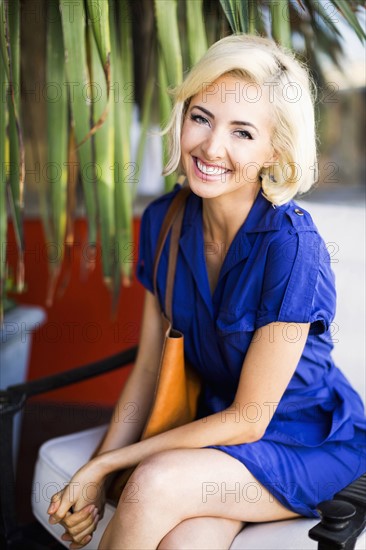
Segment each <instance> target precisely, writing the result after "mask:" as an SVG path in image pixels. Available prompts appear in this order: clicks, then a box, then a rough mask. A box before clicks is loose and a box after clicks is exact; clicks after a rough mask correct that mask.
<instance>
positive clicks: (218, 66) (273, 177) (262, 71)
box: [162, 34, 318, 205]
mask: <svg viewBox="0 0 366 550" xmlns="http://www.w3.org/2000/svg"><path fill="white" fill-rule="evenodd" d="M223 75H231V76H235V77H238V78H241V79H244V80H248V81H250V82H253V83H255V84H257V85H259V86H263V85H264V86H269V87H270V88H269V89H270V94H271V95H270V101H271V102H272V103H273V114H274V121H273V122H274V124H273V128H274V130H273V135H272V146H273V148H274V150H275V151H276V153H277V155H278V163H277V164H276V165H274V166H271V167H270V168H264V169H262V171H261V173H260V177H261V183H262V190H263V193H264V194H265V196H266V198H267V199H268V200H270V201H271V202H272V203H273V204H276V205H280V204H285V203H286V202H288V201H289V200H291V199H292V198H293V197H294V196H295V195H296V194H298V193H300V194H302V193H305V192H306V191H308V190H309V189H310V188H311V186H312V185H313V184H314V183H315V182H316V181H317V179H318V170H317V150H316V149H317V147H316V131H315V117H314V102H315V97H316V87H315V84H314V82H313V80H312V78H311V76H310V74H309V72H308V70H307V67H306V66H305V65H304V64H302V63H301V62H300V61H299V60H297V59H296V58H295V55H294V54H293V53H292V52H290V51H288V50H285V49H284V48H283V47H280V46H278V45H277V44H276V43H275V42H273V41H272V40H270V39H268V38H263V37H260V36H254V35H247V34H235V35H230V36H227V37H225V38H222V39H221V40H219V41H218V42H216V43H215V44H213V45H212V46H211V47H210V48H209V49H208V50H207V52H206V53H205V54H204V56H203V57H202V58H201V59H200V60H199V61H198V63H196V65H195V66H194V67H193V68H192V69H191V70H190V72H189V73H188V75H187V76H186V78H185V80H184V82H183V83H182V84H181V85H180V86H178V87H177V88H175V89H174V90H172V94H173V97H174V107H173V111H172V115H171V118H170V121H169V123H168V124H167V126H166V127H165V129H164V130H163V131H162V135H164V134H168V138H169V159H168V162H167V164H166V166H165V168H164V171H163V175H168V174H171V173H172V172H174V171H175V170H176V169H177V168H178V166H179V164H180V158H181V148H180V139H181V132H182V126H183V121H184V117H185V114H186V112H187V109H188V106H189V103H190V100H191V98H192V97H193V96H195V95H196V94H197V93H199V92H200V91H201V90H202V87H203V86H207V85H209V84H212V83H213V82H215V80H217V79H218V78H219V77H221V76H223ZM289 96H290V97H289Z"/></svg>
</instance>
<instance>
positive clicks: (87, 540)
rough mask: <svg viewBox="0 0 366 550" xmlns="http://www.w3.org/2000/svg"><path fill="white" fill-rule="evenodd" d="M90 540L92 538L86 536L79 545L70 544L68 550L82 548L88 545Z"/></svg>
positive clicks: (75, 543)
mask: <svg viewBox="0 0 366 550" xmlns="http://www.w3.org/2000/svg"><path fill="white" fill-rule="evenodd" d="M92 538H93V537H92V536H91V535H87V536H86V537H84V539H83V540H82V541H81V542H80V543H77V542H73V543H71V544H70V547H69V548H70V550H77V549H78V548H82V547H83V546H85V545H86V544H88V543H89V542H90V541H91V539H92Z"/></svg>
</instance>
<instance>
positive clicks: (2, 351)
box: [0, 306, 46, 471]
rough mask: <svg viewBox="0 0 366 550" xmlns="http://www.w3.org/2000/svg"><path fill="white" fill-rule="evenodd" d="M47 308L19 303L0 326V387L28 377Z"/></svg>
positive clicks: (16, 436)
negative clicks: (33, 343) (34, 341)
mask: <svg viewBox="0 0 366 550" xmlns="http://www.w3.org/2000/svg"><path fill="white" fill-rule="evenodd" d="M45 319H46V314H45V311H44V310H43V309H42V308H40V307H36V306H18V307H16V308H14V309H12V310H10V311H8V312H7V313H6V314H5V319H4V324H3V326H2V327H1V328H0V389H2V390H3V389H6V388H7V387H8V386H13V385H15V384H21V383H23V382H25V381H26V380H27V375H28V363H29V354H30V349H31V341H32V333H33V331H34V330H36V329H37V328H39V327H40V326H41V325H42V324H43V323H44V321H45ZM21 418H22V413H21V412H19V413H17V414H16V415H15V418H14V425H13V457H14V471H15V469H16V464H17V459H18V450H19V441H20V430H21Z"/></svg>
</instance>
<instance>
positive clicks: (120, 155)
mask: <svg viewBox="0 0 366 550" xmlns="http://www.w3.org/2000/svg"><path fill="white" fill-rule="evenodd" d="M0 7H1V24H2V27H1V33H2V34H1V38H2V40H1V52H2V56H1V57H0V61H1V65H0V69H1V82H0V84H1V93H2V113H1V115H0V132H2V133H1V134H0V145H1V147H0V165H1V166H2V173H1V189H0V214H1V216H2V222H1V224H0V226H1V228H0V231H1V233H0V240H1V262H0V264H1V265H0V269H1V273H0V275H1V299H2V307H3V308H4V312H5V313H4V320H3V325H2V332H1V338H2V340H1V347H2V351H1V353H2V355H1V356H0V358H1V365H0V381H1V388H4V387H7V386H8V385H10V384H15V383H19V382H21V381H23V380H32V379H37V378H39V377H42V376H46V375H49V374H53V373H57V372H62V371H67V370H69V369H72V368H74V367H77V366H81V365H84V364H87V363H90V362H94V361H97V360H98V359H101V358H104V357H107V356H108V355H113V354H114V353H117V352H118V351H120V350H122V349H126V348H128V347H131V346H133V345H136V344H137V343H138V338H139V331H140V317H141V313H142V301H143V288H142V287H141V285H140V284H139V283H138V282H137V280H136V278H135V276H134V270H135V264H136V260H137V254H138V249H137V243H138V234H139V220H140V216H141V213H142V211H143V209H144V208H145V206H146V205H147V204H148V203H149V202H150V201H151V200H152V199H153V198H154V197H156V196H158V195H159V194H162V193H164V192H165V191H167V190H169V189H171V188H172V186H173V185H174V182H175V178H176V175H174V174H173V175H172V176H171V177H169V178H165V179H164V178H163V177H162V176H161V170H162V167H163V163H164V158H165V142H164V140H162V139H161V138H160V137H159V136H158V135H157V131H158V130H159V128H160V127H162V126H163V125H164V124H165V123H166V122H167V120H168V117H169V112H170V109H171V98H170V96H169V93H168V89H169V88H172V87H174V86H175V85H177V84H179V83H180V82H181V81H182V79H183V77H184V74H185V72H186V71H187V70H188V69H189V68H190V67H191V66H192V65H193V64H194V63H195V62H196V61H197V60H198V59H199V58H200V57H201V55H202V54H203V53H204V52H205V51H206V49H207V47H208V46H209V45H210V44H212V43H213V42H215V41H216V40H218V39H219V38H222V37H223V36H226V35H228V34H230V33H232V32H247V33H258V34H261V35H267V36H271V37H273V38H274V39H275V40H276V41H278V42H280V43H282V44H283V45H285V46H286V47H289V48H293V49H294V50H295V51H296V52H297V54H298V56H299V58H300V59H303V60H305V61H306V62H307V63H308V64H309V66H310V68H311V71H312V74H313V77H314V80H315V82H316V83H317V86H318V98H317V102H316V115H317V124H318V133H319V180H318V182H317V183H316V185H315V186H314V187H313V188H312V189H311V190H310V191H309V192H308V193H307V194H306V196H302V197H299V203H301V204H303V206H304V207H305V208H307V209H308V210H309V211H310V213H313V212H314V220H315V222H316V223H318V221H319V229H321V228H320V226H321V225H322V220H323V224H324V225H323V226H322V227H324V233H322V231H321V233H322V234H323V237H324V239H325V241H326V242H331V243H335V247H338V252H337V254H338V256H337V257H336V259H338V258H340V259H341V260H344V261H346V260H347V261H348V260H349V258H348V256H347V254H345V253H344V251H345V249H346V248H347V250H348V252H349V253H352V251H353V249H352V247H354V246H356V244H355V243H356V242H357V240H358V245H359V244H360V241H359V239H361V236H360V235H359V232H362V231H363V230H364V199H365V194H364V193H365V188H364V185H365V183H364V182H365V171H366V170H365V155H364V154H365V150H364V143H365V121H364V115H365V99H366V88H365V83H366V80H365V49H364V38H365V9H364V7H363V2H361V1H346V2H344V1H341V0H338V1H337V0H333V1H318V0H316V1H315V0H301V1H300V0H281V1H280V2H278V1H271V0H263V1H253V0H241V1H240V2H239V1H237V0H227V1H225V0H222V1H219V0H155V2H154V1H152V0H109V1H107V0H101V1H97V0H94V1H90V2H89V1H87V0H85V1H83V0H75V1H74V2H71V3H70V2H66V0H65V1H63V0H48V1H46V0H13V1H12V2H4V1H3V2H0ZM6 44H7V45H8V47H6V46H5V45H6ZM334 205H341V206H344V207H346V210H342V212H343V218H342V220H341V221H342V227H344V228H348V230H349V233H348V234H347V237H344V231H340V218H339V211H338V210H336V209H335V206H334ZM348 208H349V209H348ZM324 212H325V213H326V220H327V224H325V223H324ZM335 212H337V214H335ZM352 212H354V213H355V216H353V215H352ZM333 229H334V232H333ZM337 230H338V232H337ZM342 239H344V240H342ZM347 258H348V259H347ZM358 260H359V263H358V264H357V269H355V270H354V271H357V274H358V275H357V277H358V278H357V281H356V284H357V285H362V277H361V276H362V268H361V267H360V266H361V265H363V261H364V260H363V256H362V255H361V254H358ZM360 262H361V263H360ZM348 275H349V274H348ZM348 275H346V276H345V279H344V281H343V282H342V280H341V279H340V285H344V288H345V289H346V288H347V284H349V276H348ZM355 299H357V298H355ZM342 314H343V313H342ZM346 314H347V312H344V315H346ZM350 322H351V319H350ZM10 345H11V347H12V349H11V350H10ZM356 353H359V352H356ZM360 353H361V352H360ZM21 355H23V356H24V357H23V359H24V361H23V363H24V365H23V367H22V368H20V369H18V368H16V367H14V366H13V365H12V361H13V360H14V361H15V363H17V364H19V362H20V361H19V359H20V356H21ZM358 361H360V357H358V356H357V364H359V363H358ZM5 365H6V366H7V367H10V378H6V376H7V375H5ZM128 373H129V368H125V369H123V370H121V371H120V372H117V373H114V374H109V375H105V376H102V377H99V378H97V379H95V380H93V381H88V382H83V383H79V384H77V385H74V386H70V387H68V388H65V389H63V390H57V391H54V392H50V393H48V394H45V395H44V396H42V398H37V399H32V400H30V401H29V402H28V404H27V406H26V408H25V412H24V416H23V423H22V431H21V434H22V437H21V439H20V440H19V441H18V443H17V444H16V445H20V451H19V454H18V455H17V456H19V462H18V470H17V491H18V504H19V510H20V514H21V519H23V520H24V521H25V520H27V519H29V516H30V509H29V505H28V503H27V500H25V501H24V498H23V496H24V494H27V495H29V494H30V487H31V478H32V471H33V468H34V461H35V457H36V453H37V450H38V447H39V445H40V444H41V443H42V442H43V441H45V440H46V439H49V438H50V437H52V436H55V435H61V434H64V433H70V432H72V431H77V430H80V429H84V428H86V427H89V426H95V425H97V424H101V423H104V422H106V421H107V420H108V418H109V415H110V412H111V407H112V406H113V404H114V403H115V401H116V399H117V397H118V395H119V393H120V391H121V388H122V387H123V384H124V381H125V380H126V377H127V376H128ZM19 428H21V425H20V424H19Z"/></svg>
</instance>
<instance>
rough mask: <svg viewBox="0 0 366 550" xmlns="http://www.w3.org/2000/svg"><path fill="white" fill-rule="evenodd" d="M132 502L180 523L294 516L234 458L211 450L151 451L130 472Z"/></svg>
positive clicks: (251, 520) (273, 519)
mask: <svg viewBox="0 0 366 550" xmlns="http://www.w3.org/2000/svg"><path fill="white" fill-rule="evenodd" d="M132 480H133V481H134V482H135V484H136V487H138V495H139V496H138V500H139V502H140V504H141V505H144V503H145V505H146V506H147V507H149V508H150V507H151V509H156V510H158V509H159V508H160V509H161V511H162V512H164V513H165V514H168V515H171V516H172V517H173V516H174V518H176V519H177V523H176V525H177V524H178V523H180V522H181V521H183V520H184V519H187V518H190V517H202V516H204V517H211V516H214V517H221V518H229V519H235V520H239V521H249V522H260V521H275V520H280V519H289V518H293V517H298V516H299V514H297V513H295V512H293V511H292V510H290V509H288V508H285V506H283V505H282V504H281V503H280V502H279V501H278V500H277V499H276V498H275V497H274V496H273V495H272V494H271V493H270V492H269V491H268V490H267V489H266V488H265V487H264V486H263V485H262V484H261V483H260V482H259V481H258V480H257V479H256V478H255V477H254V476H253V475H252V474H251V473H250V471H249V470H248V469H247V468H246V467H245V466H244V465H243V464H242V463H241V462H239V461H238V460H237V459H235V458H233V457H232V456H230V455H228V454H226V453H224V452H222V451H220V450H217V449H176V450H169V451H164V452H161V453H157V454H155V455H153V456H151V457H150V458H148V459H147V460H145V461H144V462H142V463H141V464H140V466H139V467H138V468H137V469H136V470H135V473H134V475H133V478H132Z"/></svg>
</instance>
